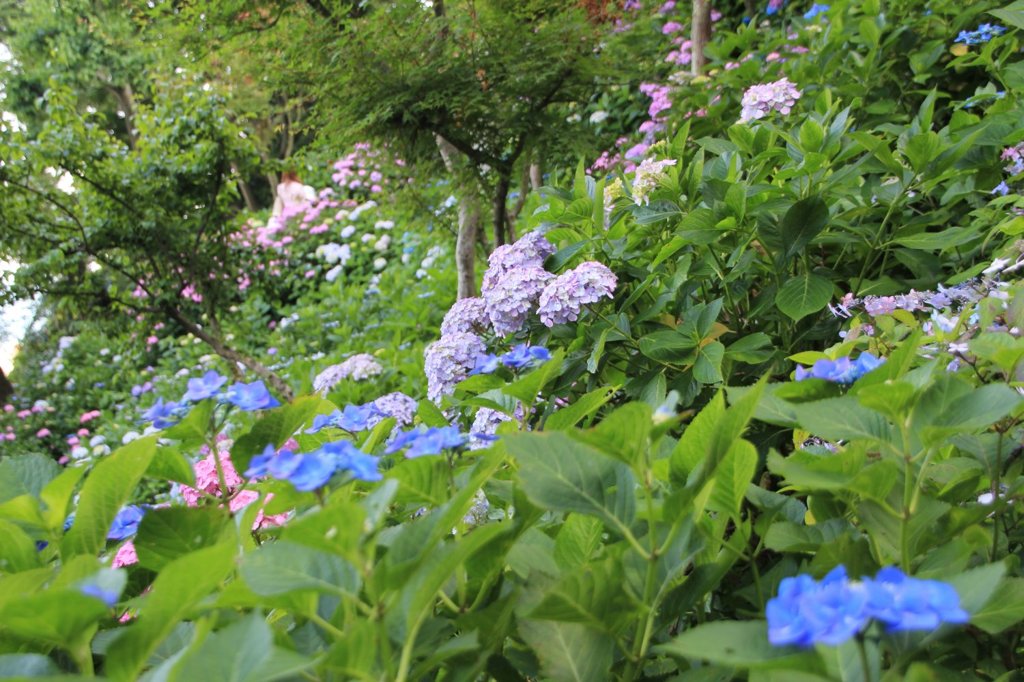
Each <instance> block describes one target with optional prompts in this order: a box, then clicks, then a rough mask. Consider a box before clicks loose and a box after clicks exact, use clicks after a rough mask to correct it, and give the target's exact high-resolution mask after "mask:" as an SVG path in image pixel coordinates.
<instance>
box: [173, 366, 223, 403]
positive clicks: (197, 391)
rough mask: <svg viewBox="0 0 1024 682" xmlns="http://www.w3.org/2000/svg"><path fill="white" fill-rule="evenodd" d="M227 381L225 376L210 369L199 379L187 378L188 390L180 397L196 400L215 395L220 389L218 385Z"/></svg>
mask: <svg viewBox="0 0 1024 682" xmlns="http://www.w3.org/2000/svg"><path fill="white" fill-rule="evenodd" d="M227 381H228V378H227V377H225V376H221V375H220V374H218V373H217V372H215V371H213V370H212V369H211V370H210V371H209V372H207V373H206V374H204V375H203V376H202V377H200V378H199V379H189V380H188V390H187V391H185V395H184V396H183V397H182V400H190V401H193V402H196V401H199V400H206V399H207V398H212V397H214V396H215V395H217V393H218V392H219V391H220V387H221V386H223V385H224V384H226V383H227Z"/></svg>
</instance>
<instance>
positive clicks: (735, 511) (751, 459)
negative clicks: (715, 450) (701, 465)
mask: <svg viewBox="0 0 1024 682" xmlns="http://www.w3.org/2000/svg"><path fill="white" fill-rule="evenodd" d="M756 469H757V448H755V447H754V446H753V444H752V443H750V442H749V441H746V440H743V439H740V440H737V441H735V442H734V443H733V444H732V447H730V448H729V452H728V453H727V454H726V455H725V457H724V458H723V459H722V462H721V463H720V464H719V465H718V468H717V469H715V486H714V488H713V489H712V491H711V498H710V499H709V500H708V508H709V509H711V510H712V511H717V512H722V513H725V514H731V515H733V516H738V515H739V512H740V505H741V504H742V503H743V498H744V496H745V495H746V492H747V486H748V485H750V483H751V481H752V480H753V478H754V471H755V470H756Z"/></svg>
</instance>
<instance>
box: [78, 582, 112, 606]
mask: <svg viewBox="0 0 1024 682" xmlns="http://www.w3.org/2000/svg"><path fill="white" fill-rule="evenodd" d="M78 589H79V591H81V593H82V594H84V595H86V596H87V597H95V598H96V599H99V600H100V601H102V602H103V603H104V604H106V605H107V606H108V607H110V608H113V607H114V606H116V605H117V600H118V598H119V597H120V596H121V594H120V593H119V592H117V591H116V590H112V589H109V588H106V587H103V586H102V585H98V584H96V583H86V584H85V585H82V586H81V587H79V588H78Z"/></svg>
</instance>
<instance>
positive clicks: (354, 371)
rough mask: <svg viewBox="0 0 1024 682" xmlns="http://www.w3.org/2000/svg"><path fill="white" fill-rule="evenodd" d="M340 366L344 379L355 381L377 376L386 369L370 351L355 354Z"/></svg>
mask: <svg viewBox="0 0 1024 682" xmlns="http://www.w3.org/2000/svg"><path fill="white" fill-rule="evenodd" d="M339 367H340V368H341V376H342V378H343V379H352V380H354V381H363V380H364V379H369V378H370V377H375V376H377V375H378V374H380V373H381V372H383V371H384V368H383V367H381V365H380V363H379V362H377V358H375V357H373V356H372V355H370V354H369V353H359V354H358V355H353V356H352V357H350V358H349V359H348V360H345V361H344V362H343V363H341V365H339Z"/></svg>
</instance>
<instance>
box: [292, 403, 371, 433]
mask: <svg viewBox="0 0 1024 682" xmlns="http://www.w3.org/2000/svg"><path fill="white" fill-rule="evenodd" d="M384 416H385V415H383V414H382V413H381V411H380V410H379V409H378V408H377V406H376V405H375V404H374V403H372V402H371V403H366V404H365V405H346V406H345V409H344V410H335V411H334V412H331V413H330V414H318V415H316V416H315V417H313V426H312V427H311V428H308V429H306V433H316V432H317V431H320V430H321V429H323V428H325V427H328V426H332V427H334V428H336V429H343V430H345V431H348V432H349V433H357V432H359V431H365V430H366V429H369V428H372V427H373V425H374V424H376V423H377V422H379V421H380V420H381V419H382V418H383V417H384Z"/></svg>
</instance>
